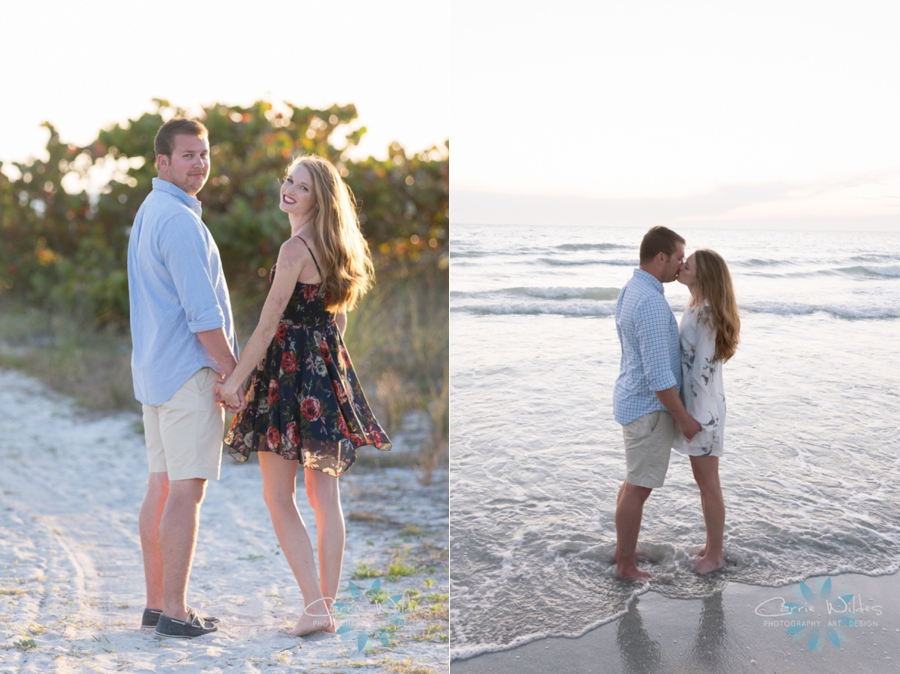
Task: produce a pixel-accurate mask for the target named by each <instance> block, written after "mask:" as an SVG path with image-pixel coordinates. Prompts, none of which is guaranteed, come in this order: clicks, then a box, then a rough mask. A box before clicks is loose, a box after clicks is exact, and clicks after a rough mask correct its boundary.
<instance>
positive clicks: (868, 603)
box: [450, 572, 900, 674]
mask: <svg viewBox="0 0 900 674" xmlns="http://www.w3.org/2000/svg"><path fill="white" fill-rule="evenodd" d="M828 578H830V579H831V584H830V587H829V586H828V585H827V584H826V583H825V581H826V579H828ZM805 585H806V587H807V589H808V590H809V591H810V592H811V594H810V595H806V594H804V592H803V591H802V590H801V589H800V584H799V583H793V584H790V585H783V586H780V587H764V586H760V585H744V584H741V583H736V582H729V583H728V584H727V585H726V586H725V588H724V589H722V590H720V591H717V592H715V593H713V594H712V595H710V596H708V597H704V598H699V599H670V598H667V597H664V596H663V595H661V594H659V593H658V592H656V591H654V590H653V588H652V585H651V587H650V588H649V590H647V591H640V592H639V593H637V594H636V596H634V597H633V598H632V600H631V601H630V602H629V605H628V609H627V611H625V612H624V613H623V614H621V615H619V616H618V617H613V618H611V619H610V620H608V621H606V622H604V623H603V624H601V625H600V626H598V627H594V628H591V629H589V630H588V631H586V632H585V633H584V634H582V635H581V636H579V637H544V638H538V639H535V640H532V641H529V642H528V643H525V644H522V645H519V646H515V647H512V648H508V649H505V650H502V651H495V652H486V653H482V654H479V655H475V656H473V657H470V658H466V659H454V660H452V661H451V663H450V668H451V671H452V672H454V674H480V673H482V672H484V673H490V674H506V673H510V674H512V673H516V674H518V673H521V674H532V673H534V674H537V673H539V672H546V671H554V670H556V671H572V672H587V673H589V674H594V673H597V672H659V673H660V674H662V673H666V674H668V673H673V674H677V673H681V672H684V673H688V672H696V671H702V672H709V673H722V674H731V673H733V672H786V671H790V672H801V673H802V672H809V673H810V674H813V673H815V674H819V673H829V672H834V673H835V674H838V673H840V674H844V673H845V672H848V671H869V672H890V671H898V672H900V573H897V572H895V573H893V574H890V575H881V576H868V575H865V574H859V573H845V574H839V575H835V576H813V577H810V578H808V579H807V580H806V581H805ZM829 590H830V592H829ZM842 590H846V593H845V592H843V591H842ZM845 594H853V595H854V598H853V599H848V600H841V599H840V598H839V595H845ZM810 599H811V600H812V601H810ZM782 600H783V601H782ZM784 604H796V606H793V607H788V608H783V605H784ZM854 611H855V613H853V612H854ZM851 616H855V618H856V619H855V620H851V624H844V625H840V624H832V623H837V622H839V621H840V620H841V619H842V618H844V619H849V618H850V617H851ZM804 623H805V624H804ZM829 629H831V630H834V632H829ZM788 630H793V632H792V633H791V634H788ZM794 637H797V639H796V640H795V639H794ZM832 639H836V640H837V642H838V643H839V644H840V647H838V646H836V645H835V643H833V641H832ZM811 643H813V644H814V645H813V648H812V650H810V649H809V646H810V644H811Z"/></svg>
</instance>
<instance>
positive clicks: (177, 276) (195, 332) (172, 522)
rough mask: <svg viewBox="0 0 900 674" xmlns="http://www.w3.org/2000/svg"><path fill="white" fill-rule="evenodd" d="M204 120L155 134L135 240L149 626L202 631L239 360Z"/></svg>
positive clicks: (133, 289)
mask: <svg viewBox="0 0 900 674" xmlns="http://www.w3.org/2000/svg"><path fill="white" fill-rule="evenodd" d="M207 136H208V134H207V130H206V128H205V127H204V126H203V124H201V123H200V122H197V121H194V120H189V119H183V118H175V119H173V120H170V121H169V122H166V123H165V124H164V125H163V126H162V127H161V128H160V130H159V132H158V133H157V135H156V139H155V141H154V145H155V151H156V162H157V168H158V171H159V177H158V178H154V180H153V191H152V192H151V193H150V194H149V195H148V196H147V198H146V199H145V200H144V203H143V204H142V205H141V208H140V210H138V213H137V216H136V217H135V220H134V226H133V227H132V230H131V235H130V240H129V242H128V292H129V299H130V301H131V335H132V342H133V347H134V351H133V353H132V357H131V368H132V376H133V379H134V394H135V397H136V398H137V399H138V400H140V401H141V403H143V410H144V434H145V437H146V442H147V457H148V462H149V466H150V478H149V480H148V485H147V494H146V496H145V497H144V501H143V504H142V505H141V512H140V518H139V526H140V534H141V550H142V553H143V558H144V576H145V580H146V584H147V608H146V609H145V610H144V616H143V619H142V622H141V628H142V629H145V630H155V631H156V634H157V635H159V636H165V637H173V638H182V639H184V638H192V637H197V636H201V635H203V634H207V633H209V632H214V631H216V629H217V626H216V623H218V619H216V618H210V617H205V618H204V617H202V616H200V614H199V613H198V612H197V611H196V610H194V609H192V608H190V607H189V606H188V605H187V603H186V596H187V583H188V576H189V575H190V569H191V564H192V562H193V557H194V546H195V544H196V540H197V526H198V522H199V515H200V504H201V502H202V501H203V496H204V493H205V491H206V481H207V480H217V479H218V478H219V467H220V464H221V459H222V433H223V425H224V413H223V410H222V407H221V406H220V405H219V404H218V402H217V398H216V389H215V384H216V382H217V381H219V380H220V379H221V378H222V377H224V376H227V375H229V374H231V372H232V371H233V370H234V367H235V365H236V364H237V360H236V354H237V352H238V345H237V340H236V338H235V334H234V326H233V321H232V316H231V304H230V301H229V298H228V287H227V285H226V284H225V276H224V274H223V273H222V262H221V259H220V257H219V249H218V248H217V247H216V243H215V241H214V240H213V238H212V235H211V234H210V232H209V230H208V229H207V228H206V225H205V224H203V220H202V219H201V217H200V216H201V207H200V202H199V201H198V200H197V198H196V194H197V193H198V192H199V191H200V189H201V188H202V187H203V185H204V184H205V183H206V179H207V178H208V177H209V140H208V137H207Z"/></svg>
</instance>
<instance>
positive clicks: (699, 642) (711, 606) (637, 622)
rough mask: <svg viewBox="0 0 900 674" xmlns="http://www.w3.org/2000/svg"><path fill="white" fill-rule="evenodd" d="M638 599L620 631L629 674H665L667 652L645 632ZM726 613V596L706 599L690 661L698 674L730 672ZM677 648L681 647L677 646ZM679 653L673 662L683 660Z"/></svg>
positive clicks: (718, 593) (625, 617) (620, 623)
mask: <svg viewBox="0 0 900 674" xmlns="http://www.w3.org/2000/svg"><path fill="white" fill-rule="evenodd" d="M639 601H640V598H636V599H635V600H634V601H633V602H632V603H631V606H629V607H628V612H627V613H626V614H625V615H624V616H623V617H622V619H621V620H620V621H619V624H618V627H617V628H616V645H618V647H619V654H620V655H621V657H622V663H623V665H624V667H625V672H626V674H661V673H662V672H663V671H664V669H663V661H664V652H663V648H662V646H661V645H660V644H659V642H657V641H656V640H654V639H653V637H651V636H650V633H649V632H647V630H646V629H645V628H644V621H643V618H641V614H640V611H638V602H639ZM726 634H727V632H726V629H725V610H724V607H723V605H722V593H721V591H720V592H716V593H715V594H713V595H711V596H709V597H706V598H705V599H704V600H703V608H702V609H701V612H700V621H699V623H698V624H697V632H696V635H695V636H694V643H693V646H692V648H691V653H690V659H691V661H692V664H693V665H694V666H695V667H696V671H699V672H707V673H709V674H717V673H719V672H723V673H724V672H725V671H726V659H727V658H726V648H725V637H726ZM675 648H676V649H679V650H680V647H679V646H677V644H675ZM679 655H680V654H679V653H672V656H673V657H672V660H675V661H677V660H680V659H681V658H680V657H679Z"/></svg>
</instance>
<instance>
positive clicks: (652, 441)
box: [622, 411, 675, 489]
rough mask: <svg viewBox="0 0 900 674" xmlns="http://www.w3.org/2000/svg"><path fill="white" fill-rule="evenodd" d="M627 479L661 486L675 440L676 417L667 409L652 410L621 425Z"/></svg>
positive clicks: (648, 485)
mask: <svg viewBox="0 0 900 674" xmlns="http://www.w3.org/2000/svg"><path fill="white" fill-rule="evenodd" d="M622 435H623V436H624V438H625V466H626V468H627V470H628V473H627V475H626V476H625V481H626V482H628V484H633V485H635V486H637V487H648V488H650V489H655V488H656V487H662V486H663V482H665V479H666V471H668V470H669V455H670V454H671V452H672V441H673V440H675V420H674V419H673V418H672V415H671V414H669V413H668V412H662V411H657V412H651V413H650V414H645V415H644V416H642V417H638V418H637V419H635V420H634V421H632V422H631V423H630V424H626V425H624V426H622Z"/></svg>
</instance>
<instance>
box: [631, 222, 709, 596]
mask: <svg viewBox="0 0 900 674" xmlns="http://www.w3.org/2000/svg"><path fill="white" fill-rule="evenodd" d="M684 243H685V241H684V239H683V238H682V237H680V236H679V235H678V234H676V233H675V232H673V231H672V230H671V229H667V228H665V227H653V228H652V229H651V230H650V231H648V232H647V233H646V234H645V235H644V238H643V240H642V241H641V261H640V266H639V268H638V269H635V270H634V275H633V276H632V277H631V278H630V279H629V280H628V282H627V283H626V284H625V286H624V287H623V288H622V290H621V292H620V293H619V299H618V301H617V302H616V330H617V331H618V333H619V342H620V343H621V345H622V362H621V365H620V368H619V378H618V379H616V387H615V393H614V396H613V410H614V412H615V417H616V421H617V422H618V423H620V424H622V434H623V436H624V438H625V464H626V468H627V473H626V477H625V482H623V483H622V486H621V487H620V488H619V496H618V503H617V505H616V564H617V570H616V571H617V574H618V576H619V578H623V579H625V580H636V581H642V582H643V581H648V580H650V574H649V573H647V572H646V571H642V570H641V569H639V568H638V567H637V564H636V563H635V549H636V548H637V540H638V533H639V532H640V530H641V517H642V515H643V512H644V501H646V500H647V497H648V496H650V492H651V491H653V489H654V488H655V487H662V485H663V482H664V480H665V477H666V471H667V470H668V468H669V453H670V451H671V449H672V441H673V440H674V439H675V433H676V428H675V426H676V424H677V425H678V428H679V429H680V430H681V433H682V434H683V435H684V437H685V438H687V439H688V440H690V439H691V438H693V437H694V436H695V435H696V434H697V433H699V432H700V424H699V423H698V422H697V420H696V419H694V418H693V417H692V416H691V415H690V414H688V412H687V410H686V409H685V408H684V404H683V403H682V402H681V398H680V396H679V392H680V390H681V343H680V342H679V339H678V323H677V322H676V321H675V316H674V315H673V314H672V309H671V308H670V307H669V303H668V302H666V298H665V291H664V290H663V283H671V282H672V281H674V280H675V279H676V278H677V277H678V272H679V271H680V270H681V265H682V264H683V262H684Z"/></svg>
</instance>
